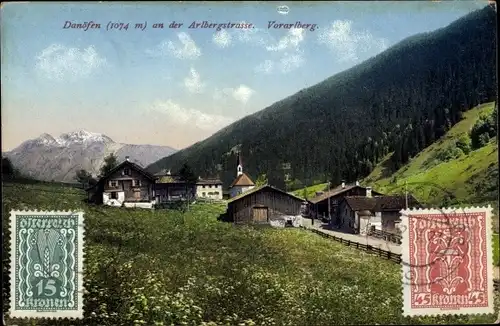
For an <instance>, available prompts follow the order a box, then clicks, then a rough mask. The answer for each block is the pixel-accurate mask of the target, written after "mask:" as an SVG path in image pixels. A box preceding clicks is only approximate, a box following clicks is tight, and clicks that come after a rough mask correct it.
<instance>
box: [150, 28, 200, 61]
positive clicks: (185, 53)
mask: <svg viewBox="0 0 500 326" xmlns="http://www.w3.org/2000/svg"><path fill="white" fill-rule="evenodd" d="M177 38H178V41H176V42H173V41H163V42H162V43H160V44H159V45H158V46H157V48H156V49H154V50H146V52H147V53H148V54H150V55H155V56H158V55H165V54H170V55H172V56H174V57H176V58H178V59H183V60H194V59H197V58H198V57H200V56H201V50H200V48H198V46H197V45H196V43H195V41H194V40H193V39H192V38H191V36H189V34H187V33H185V32H180V33H178V34H177Z"/></svg>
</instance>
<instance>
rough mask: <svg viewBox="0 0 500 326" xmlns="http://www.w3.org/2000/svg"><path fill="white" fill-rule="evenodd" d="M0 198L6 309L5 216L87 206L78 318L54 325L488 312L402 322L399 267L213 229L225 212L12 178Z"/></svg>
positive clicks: (342, 320) (356, 319)
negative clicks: (118, 198)
mask: <svg viewBox="0 0 500 326" xmlns="http://www.w3.org/2000/svg"><path fill="white" fill-rule="evenodd" d="M2 196H3V198H2V199H3V201H2V205H3V206H2V209H3V214H2V217H3V223H2V227H3V232H5V234H6V235H7V236H5V237H3V241H4V243H3V244H2V248H3V249H6V250H3V251H2V252H3V257H2V259H3V262H4V264H3V265H2V266H3V273H4V278H3V285H2V295H3V299H4V302H10V301H9V300H8V296H9V292H10V289H9V284H8V279H7V275H8V274H6V272H7V265H6V263H8V262H9V260H8V252H9V243H8V234H9V233H8V232H9V231H8V230H9V229H8V225H9V224H8V218H9V214H6V212H8V211H9V210H10V209H13V208H16V209H21V208H38V209H50V210H57V209H69V208H82V209H83V210H84V211H85V218H86V220H85V221H86V222H85V224H86V234H85V239H86V246H85V249H84V250H85V263H86V265H85V267H84V268H85V286H86V291H87V292H88V293H86V294H85V299H86V306H85V314H84V318H83V319H82V320H68V319H66V320H58V321H57V322H56V324H57V325H61V326H62V325H67V326H69V325H74V326H79V325H81V326H84V325H205V326H208V325H213V326H216V325H221V326H222V325H246V326H250V325H290V326H291V325H343V324H356V325H364V324H384V325H385V324H397V325H402V324H412V325H415V324H444V325H447V324H448V325H449V324H464V323H469V324H477V323H492V322H493V321H494V320H495V317H496V316H495V315H480V316H463V315H462V316H444V317H443V316H441V317H417V318H408V317H403V316H402V297H401V267H400V265H398V264H395V263H393V262H391V261H389V260H386V259H383V258H381V257H378V256H376V255H370V254H368V253H365V252H363V251H360V250H357V249H356V248H351V247H347V246H345V245H343V244H340V243H338V242H335V241H330V240H328V239H324V238H322V237H320V236H318V235H316V234H314V233H309V232H307V231H305V230H302V229H295V228H290V229H275V228H251V227H234V226H233V225H232V224H230V223H223V222H219V221H217V216H218V215H219V214H220V213H222V212H224V210H225V207H224V206H223V205H214V204H210V205H209V204H196V205H194V206H193V207H192V208H191V210H190V211H189V212H186V213H182V212H180V211H175V210H154V211H153V210H141V209H125V208H112V207H102V206H92V205H87V204H85V203H83V201H82V200H83V199H84V198H85V195H84V193H83V191H78V190H72V189H68V188H67V187H66V188H64V187H59V186H55V187H51V186H49V185H20V184H15V183H9V184H4V185H3V193H2ZM284 249H286V250H284ZM373 271H377V272H376V273H374V272H373ZM7 309H8V305H7V304H6V305H4V312H5V311H6V310H7ZM496 311H497V312H498V301H497V303H496ZM6 323H7V325H19V326H28V325H38V326H44V325H55V321H54V320H36V321H34V320H33V321H29V320H26V319H24V320H20V319H19V320H15V321H13V320H10V319H8V318H6Z"/></svg>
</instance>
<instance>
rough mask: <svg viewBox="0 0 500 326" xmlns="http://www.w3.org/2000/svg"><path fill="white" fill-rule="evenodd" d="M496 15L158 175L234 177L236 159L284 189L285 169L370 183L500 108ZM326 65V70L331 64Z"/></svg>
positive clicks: (236, 130) (450, 29) (339, 83)
mask: <svg viewBox="0 0 500 326" xmlns="http://www.w3.org/2000/svg"><path fill="white" fill-rule="evenodd" d="M495 59H496V13H495V11H494V10H493V9H492V8H491V7H485V8H484V9H481V10H478V11H475V12H473V13H471V14H469V15H467V16H465V17H463V18H461V19H459V20H457V21H455V22H453V23H452V24H450V25H449V26H447V27H445V28H442V29H440V30H437V31H434V32H431V33H424V34H419V35H416V36H413V37H410V38H408V39H406V40H403V41H402V42H400V43H398V44H396V45H395V46H393V47H391V48H390V49H388V50H386V51H385V52H383V53H381V54H379V55H377V56H375V57H373V58H371V59H369V60H367V61H365V62H363V63H362V64H360V65H357V66H355V67H353V68H351V69H349V70H346V71H344V72H342V73H339V74H336V75H334V76H333V77H330V78H328V79H326V80H324V81H322V82H321V83H319V84H316V85H315V86H312V87H310V88H307V89H304V90H301V91H300V92H298V93H296V94H294V95H292V96H290V97H288V98H286V99H284V100H282V101H279V102H277V103H275V104H273V105H271V106H270V107H268V108H265V109H264V110H262V111H259V112H257V113H255V114H252V115H250V116H247V117H245V118H243V119H241V120H239V121H237V122H235V123H233V124H231V125H230V126H228V127H226V128H224V129H222V130H220V131H219V132H217V133H215V134H214V135H213V136H211V137H209V138H208V139H206V140H204V141H201V142H199V143H197V144H195V145H193V146H190V147H188V148H186V149H184V150H181V151H179V152H177V153H175V154H173V155H171V156H169V157H166V158H163V159H161V160H159V161H158V162H156V163H154V164H152V165H150V166H149V167H148V169H149V170H150V171H151V172H157V171H159V170H161V169H164V168H169V169H172V170H176V169H179V168H180V166H181V164H182V163H184V162H188V163H189V165H191V166H192V167H193V168H194V170H195V172H197V173H198V174H200V175H202V176H205V175H215V174H217V165H218V164H220V165H221V166H222V171H221V173H220V177H221V178H222V180H223V182H224V184H225V186H227V185H228V184H229V183H230V182H231V181H232V180H233V179H234V177H235V169H236V167H235V165H236V158H235V152H236V150H241V153H242V155H243V160H244V168H245V171H246V172H247V173H249V174H250V175H251V176H252V177H253V178H256V177H257V175H258V174H261V173H266V174H267V175H268V177H269V182H270V183H271V184H274V185H276V186H279V187H283V181H282V180H283V174H284V173H283V171H282V169H281V168H282V163H285V162H289V163H290V164H291V170H290V171H289V173H290V174H291V176H292V178H294V179H299V180H301V181H302V182H303V183H306V184H311V183H313V182H314V181H320V180H323V181H326V180H333V182H334V183H338V182H340V180H341V179H345V180H346V181H354V180H356V179H358V178H361V177H364V176H367V175H368V174H369V173H370V172H371V171H372V169H373V167H374V166H375V165H376V164H377V163H379V162H380V161H381V160H382V159H383V158H384V157H386V156H387V154H388V153H391V152H394V155H392V157H391V159H390V162H389V163H390V164H391V168H392V169H393V170H397V169H399V168H400V167H401V166H402V165H403V164H404V163H406V162H407V161H408V158H409V157H411V156H414V155H416V154H417V153H419V152H420V151H421V150H422V149H424V148H426V147H427V146H428V145H430V144H432V143H433V142H434V141H435V140H436V139H438V138H440V137H441V136H443V135H444V134H445V133H446V131H448V130H449V129H450V128H451V127H452V126H453V125H455V124H456V123H457V122H458V121H460V119H461V118H462V115H463V112H465V111H467V110H469V109H471V108H472V107H474V106H476V105H478V104H480V103H486V102H489V101H493V100H494V99H495V98H496V76H495V75H496V60H495ZM325 64H328V63H325Z"/></svg>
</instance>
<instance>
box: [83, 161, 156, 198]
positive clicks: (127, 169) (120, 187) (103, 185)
mask: <svg viewBox="0 0 500 326" xmlns="http://www.w3.org/2000/svg"><path fill="white" fill-rule="evenodd" d="M155 179H156V178H155V177H154V176H153V175H151V174H149V173H148V172H146V171H145V170H144V169H143V168H141V167H140V166H139V165H137V164H135V163H132V162H130V161H129V160H128V159H126V160H125V161H124V162H122V163H121V164H119V165H118V166H116V167H115V168H114V169H112V170H111V171H109V172H108V174H106V175H105V176H103V177H101V178H100V179H99V181H98V182H97V184H96V185H94V186H93V187H91V188H89V189H87V193H88V195H89V201H91V202H94V203H97V204H104V205H109V206H128V205H127V203H131V204H136V203H144V205H145V206H147V207H148V208H149V206H151V207H152V205H153V203H154V200H155V187H154V185H155Z"/></svg>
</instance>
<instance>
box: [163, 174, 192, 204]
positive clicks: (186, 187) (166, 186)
mask: <svg viewBox="0 0 500 326" xmlns="http://www.w3.org/2000/svg"><path fill="white" fill-rule="evenodd" d="M155 177H156V183H155V193H156V203H157V204H165V203H171V202H175V201H185V200H187V199H188V198H189V199H190V200H191V199H194V198H195V197H196V185H195V184H186V182H185V181H184V180H182V179H181V177H180V176H178V175H173V174H171V173H170V170H168V171H162V172H160V173H157V174H155Z"/></svg>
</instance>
